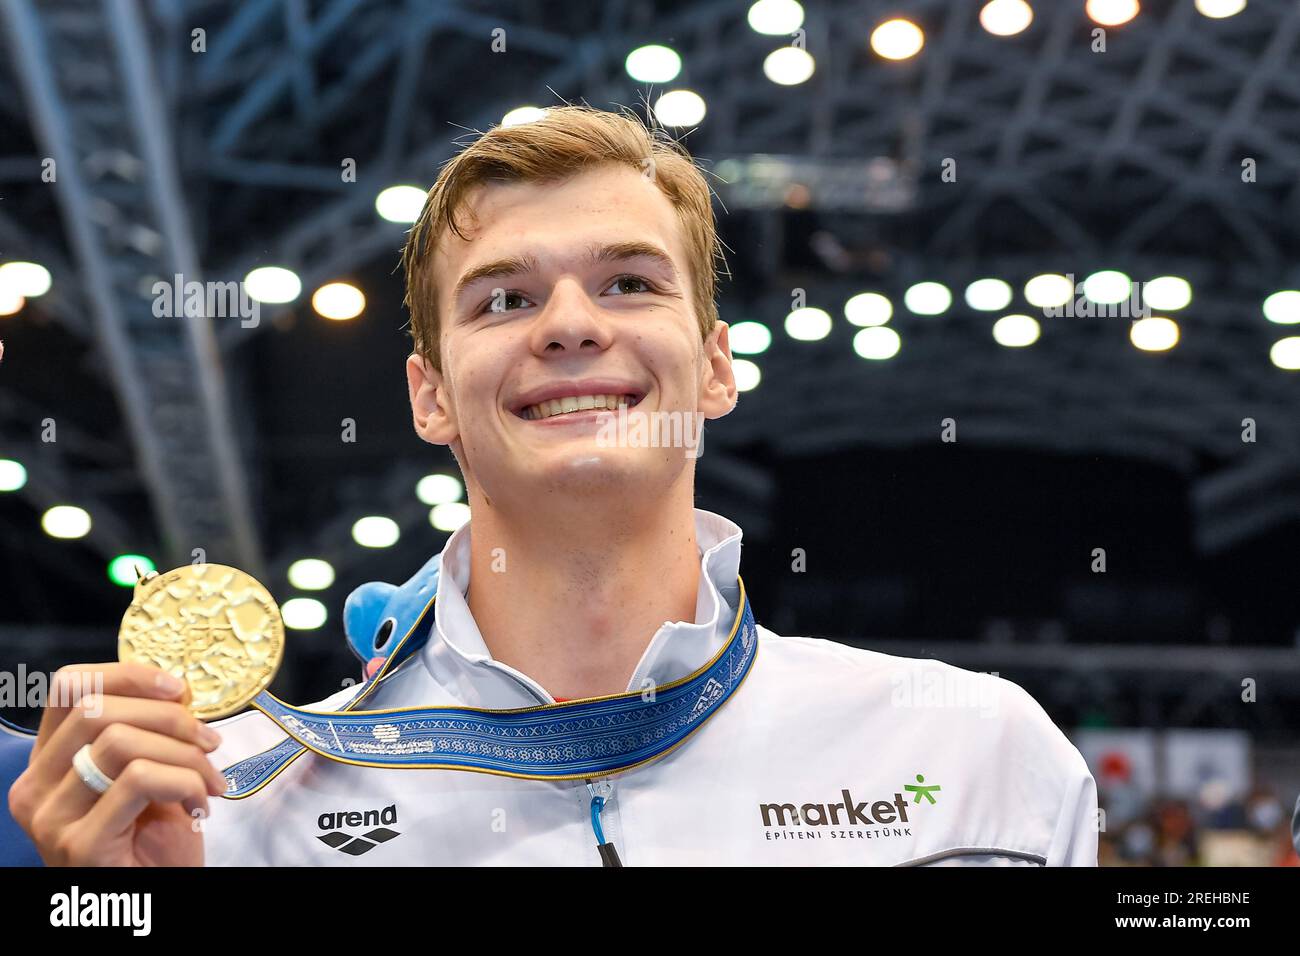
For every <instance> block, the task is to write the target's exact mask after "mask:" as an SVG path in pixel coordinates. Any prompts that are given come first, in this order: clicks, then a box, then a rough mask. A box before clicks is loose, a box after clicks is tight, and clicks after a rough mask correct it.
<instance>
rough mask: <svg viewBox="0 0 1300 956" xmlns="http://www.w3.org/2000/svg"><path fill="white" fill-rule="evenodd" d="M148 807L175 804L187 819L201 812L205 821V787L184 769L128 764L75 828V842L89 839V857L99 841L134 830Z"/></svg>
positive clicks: (194, 772) (139, 762) (142, 761)
mask: <svg viewBox="0 0 1300 956" xmlns="http://www.w3.org/2000/svg"><path fill="white" fill-rule="evenodd" d="M151 803H179V804H181V806H183V807H184V808H185V810H186V812H188V813H189V814H190V815H191V816H193V815H195V814H196V812H201V813H202V815H203V816H204V817H206V816H207V813H208V793H207V784H206V783H205V781H204V778H203V775H202V774H201V773H199V772H198V771H197V770H191V769H190V768H188V767H172V766H169V765H167V764H161V763H155V762H154V761H152V760H145V759H139V760H132V761H131V762H130V763H129V764H127V766H126V768H125V769H123V770H122V772H121V774H120V775H119V776H118V778H117V779H116V780H115V781H114V782H113V785H112V786H111V787H109V788H108V792H107V793H105V794H104V795H103V796H102V797H100V798H99V800H97V801H96V802H95V805H94V806H93V807H91V809H90V812H89V813H87V814H86V815H85V817H83V818H82V821H81V823H80V824H78V825H77V829H78V831H79V832H78V838H79V839H86V838H87V837H88V836H89V839H88V844H89V847H88V852H89V853H91V854H92V855H93V852H94V848H95V847H97V846H99V845H100V842H101V841H103V842H107V841H108V840H111V839H114V838H116V837H120V836H121V835H122V834H123V833H125V832H126V831H127V830H129V829H130V828H131V827H132V826H134V825H135V821H136V818H137V817H139V816H140V814H141V813H143V812H144V810H145V807H147V806H148V805H149V804H151Z"/></svg>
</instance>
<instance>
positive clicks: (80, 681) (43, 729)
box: [32, 663, 189, 757]
mask: <svg viewBox="0 0 1300 956" xmlns="http://www.w3.org/2000/svg"><path fill="white" fill-rule="evenodd" d="M87 696H97V697H105V696H111V697H140V698H143V699H147V700H173V701H181V702H182V703H185V704H188V703H189V684H187V683H186V682H185V681H183V680H181V679H180V678H178V677H173V676H172V675H171V674H168V673H167V672H166V671H164V670H161V669H160V668H157V667H151V666H149V665H147V664H135V663H130V664H120V663H105V664H71V665H69V666H67V667H61V668H59V670H58V671H56V672H55V674H54V679H53V680H52V681H51V682H50V688H49V697H48V699H47V700H46V702H45V708H44V710H43V711H42V712H41V724H40V728H39V729H38V730H37V734H36V743H35V745H34V746H33V748H32V756H33V757H35V756H36V755H37V754H39V753H40V752H41V751H42V750H43V749H44V748H45V747H46V746H47V745H48V744H49V742H50V740H51V739H52V738H53V737H54V735H55V732H56V731H58V729H59V727H60V726H61V725H62V724H63V722H64V721H65V720H67V718H68V715H69V714H71V713H72V712H73V711H74V710H75V709H78V708H80V707H81V705H82V704H83V703H84V701H85V698H86V697H87Z"/></svg>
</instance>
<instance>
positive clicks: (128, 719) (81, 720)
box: [28, 672, 221, 791]
mask: <svg viewBox="0 0 1300 956" xmlns="http://www.w3.org/2000/svg"><path fill="white" fill-rule="evenodd" d="M160 673H161V672H160ZM82 703H83V705H85V706H82V707H78V708H74V709H72V710H71V711H70V712H69V714H68V715H67V717H66V718H65V719H64V720H63V721H62V723H60V724H59V727H58V729H57V730H56V731H54V733H53V734H52V735H51V737H50V740H49V742H48V743H47V744H46V746H45V748H44V749H43V750H42V751H41V752H40V753H39V754H33V756H32V759H31V763H30V764H29V766H28V771H29V773H30V774H31V779H30V784H31V785H32V786H34V787H35V788H36V789H37V790H38V791H39V790H43V789H52V788H54V787H55V786H57V785H58V782H59V781H60V780H62V779H63V776H64V774H65V773H67V770H68V767H69V766H71V764H72V757H73V755H74V754H76V752H77V751H78V750H80V749H81V748H82V746H83V745H85V744H88V743H93V742H94V741H95V740H96V739H97V738H98V737H99V735H100V734H101V733H103V732H104V731H105V729H106V728H108V727H110V726H112V725H113V724H130V725H131V726H133V727H138V728H140V729H141V730H148V731H152V732H153V733H155V734H162V735H164V736H167V737H172V738H174V739H176V740H178V741H181V742H183V743H186V744H193V745H195V746H197V747H199V748H201V749H202V750H203V751H204V752H206V753H211V752H212V751H213V750H215V749H216V748H217V747H218V746H219V745H220V743H221V738H220V736H219V735H218V734H217V733H216V731H214V730H212V729H211V728H209V727H207V726H206V725H204V723H203V722H202V721H200V720H199V719H198V718H197V717H195V716H194V715H193V714H191V713H190V712H189V711H188V710H187V709H186V708H185V707H184V706H182V705H181V704H180V703H178V702H174V701H165V700H144V699H141V698H139V697H103V698H94V697H91V698H87V699H86V700H84V701H83V702H82ZM96 713H97V714H98V716H92V714H96ZM105 772H107V771H105Z"/></svg>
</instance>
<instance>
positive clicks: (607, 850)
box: [587, 780, 623, 867]
mask: <svg viewBox="0 0 1300 956" xmlns="http://www.w3.org/2000/svg"><path fill="white" fill-rule="evenodd" d="M587 792H588V793H590V794H591V829H592V830H593V831H594V832H595V834H596V849H597V850H599V851H600V861H601V863H603V864H604V865H605V866H617V867H621V866H622V865H623V861H622V860H620V859H619V858H618V850H616V849H614V844H612V843H606V842H605V830H604V828H603V827H602V826H601V825H600V812H601V811H602V810H604V809H605V801H606V800H608V799H609V797H610V795H611V794H612V793H613V792H614V785H613V784H612V783H610V782H609V781H608V780H600V781H591V780H588V781H587Z"/></svg>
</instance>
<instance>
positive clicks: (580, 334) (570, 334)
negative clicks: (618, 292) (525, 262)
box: [533, 279, 610, 352]
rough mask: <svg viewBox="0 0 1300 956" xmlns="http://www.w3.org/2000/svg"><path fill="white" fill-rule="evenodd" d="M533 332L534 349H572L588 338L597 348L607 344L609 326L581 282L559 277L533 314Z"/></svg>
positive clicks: (583, 343) (584, 344)
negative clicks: (539, 312) (541, 305)
mask: <svg viewBox="0 0 1300 956" xmlns="http://www.w3.org/2000/svg"><path fill="white" fill-rule="evenodd" d="M533 335H534V342H533V345H534V348H535V349H540V350H543V351H551V352H553V351H556V350H557V349H562V350H564V351H574V352H576V351H578V350H580V349H581V348H582V347H584V346H586V345H587V343H588V342H591V343H592V344H593V345H595V346H596V347H598V348H602V349H603V348H608V346H609V340H610V329H609V323H608V322H607V321H606V319H605V317H604V316H602V314H601V312H600V309H599V308H598V307H597V305H596V304H595V303H594V302H592V301H591V297H590V296H588V294H587V291H586V290H585V289H584V288H583V287H582V283H580V282H578V281H577V280H575V279H561V280H560V281H559V282H557V283H556V284H555V287H554V289H553V290H552V291H551V295H550V296H549V297H548V299H547V302H546V307H545V308H543V309H542V311H541V314H540V315H539V316H538V317H537V324H536V326H535V327H534V329H533Z"/></svg>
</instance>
